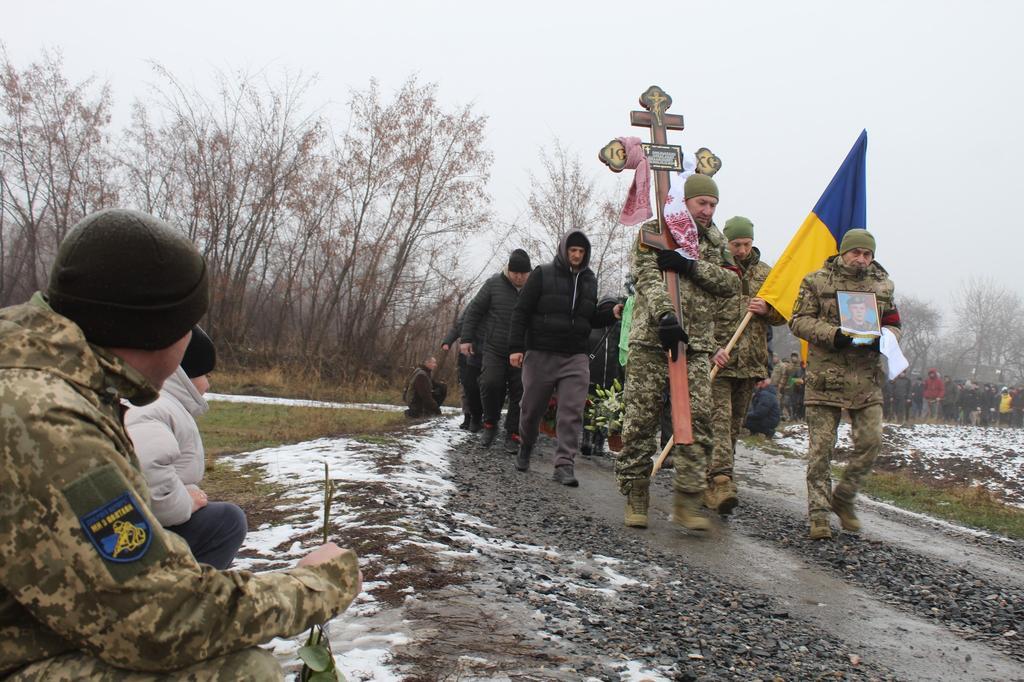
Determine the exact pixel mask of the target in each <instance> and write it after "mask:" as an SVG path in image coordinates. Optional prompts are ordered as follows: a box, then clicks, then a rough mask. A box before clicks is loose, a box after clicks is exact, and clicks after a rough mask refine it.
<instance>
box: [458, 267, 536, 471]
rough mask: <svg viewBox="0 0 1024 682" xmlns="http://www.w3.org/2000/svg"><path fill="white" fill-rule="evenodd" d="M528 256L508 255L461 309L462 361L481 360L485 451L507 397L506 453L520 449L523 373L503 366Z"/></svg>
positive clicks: (482, 434) (482, 437)
mask: <svg viewBox="0 0 1024 682" xmlns="http://www.w3.org/2000/svg"><path fill="white" fill-rule="evenodd" d="M530 270H531V268H530V256H529V255H528V254H527V253H526V252H525V251H523V250H522V249H515V250H514V251H512V253H511V254H510V255H509V258H508V265H506V266H505V267H504V268H503V269H502V271H501V272H498V273H495V274H493V275H491V276H490V277H489V278H488V279H487V281H486V282H484V284H483V286H482V287H480V291H478V292H477V294H476V296H474V297H473V300H472V301H470V303H469V306H468V307H467V308H466V313H465V316H464V317H463V319H462V343H461V345H460V346H459V350H460V352H462V353H466V354H467V355H481V354H482V355H483V364H482V367H481V370H480V379H479V383H480V400H481V403H482V404H483V411H484V424H483V430H482V431H481V433H480V444H481V445H482V446H483V447H485V448H487V447H490V446H491V443H493V442H494V438H495V436H496V435H497V433H498V422H499V421H500V420H501V406H502V403H504V402H505V395H506V394H507V395H508V412H507V413H506V415H505V440H506V444H505V447H506V450H508V451H510V452H515V451H516V450H517V449H518V448H519V442H520V438H519V401H520V399H521V398H522V397H523V382H522V370H520V369H519V368H518V367H513V366H512V365H510V364H509V361H508V332H509V325H510V324H511V322H512V310H513V309H514V308H515V306H516V301H518V300H519V292H520V291H521V290H522V288H523V285H524V284H526V279H527V277H529V276H530Z"/></svg>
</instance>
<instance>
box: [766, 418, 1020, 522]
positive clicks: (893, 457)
mask: <svg viewBox="0 0 1024 682" xmlns="http://www.w3.org/2000/svg"><path fill="white" fill-rule="evenodd" d="M780 433H781V435H780V437H778V438H776V439H775V440H774V441H773V443H774V444H775V445H776V446H781V447H785V448H789V449H790V450H793V451H794V452H798V453H805V452H807V425H806V424H791V425H789V426H786V427H784V428H783V429H782V430H781V432H780ZM836 448H837V449H839V450H851V449H852V448H853V442H852V440H851V438H850V424H849V423H846V422H843V423H841V424H840V425H839V434H838V439H837V441H836ZM875 468H876V469H886V470H906V471H908V473H911V474H913V475H915V476H917V477H920V478H931V479H933V480H935V481H937V482H940V483H947V484H956V485H966V486H971V485H981V486H984V487H985V488H988V489H989V490H992V491H994V492H997V493H999V494H1000V495H1002V496H1003V498H1004V500H1005V501H1006V502H1008V503H1010V504H1014V505H1016V506H1021V507H1024V429H1017V428H1005V427H997V426H989V427H981V426H964V425H957V424H885V425H884V427H883V432H882V452H881V454H880V455H879V458H878V460H877V462H876V465H875Z"/></svg>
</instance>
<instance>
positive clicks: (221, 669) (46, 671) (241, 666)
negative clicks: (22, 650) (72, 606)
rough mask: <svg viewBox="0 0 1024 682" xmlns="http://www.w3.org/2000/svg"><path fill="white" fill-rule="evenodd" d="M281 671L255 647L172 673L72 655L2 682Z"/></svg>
mask: <svg viewBox="0 0 1024 682" xmlns="http://www.w3.org/2000/svg"><path fill="white" fill-rule="evenodd" d="M283 679H284V672H283V671H282V670H281V666H280V665H278V663H277V660H275V659H274V656H273V655H272V654H271V653H270V652H269V651H264V650H263V649H259V648H256V647H251V648H248V649H242V650H241V651H236V652H235V653H233V654H227V655H226V656H220V657H219V658H213V659H210V660H209V661H203V662H202V663H196V664H195V665H193V666H189V667H188V668H183V669H181V670H176V671H174V672H172V673H150V672H133V671H129V670H124V669H122V668H115V667H113V666H110V665H107V664H106V663H104V662H103V661H101V660H100V659H98V658H95V657H93V656H89V655H88V654H84V653H81V652H73V653H68V654H61V655H60V656H55V657H53V658H48V659H46V660H43V661H37V662H36V663H33V664H31V665H29V666H28V667H26V668H22V669H21V670H19V671H18V672H16V673H14V674H13V675H11V676H10V677H7V678H5V680H6V682H44V681H45V682H74V681H77V680H83V681H86V682H171V680H175V681H178V680H180V681H181V682H238V680H247V681H248V680H252V681H253V682H270V680H273V681H274V682H279V681H280V680H283Z"/></svg>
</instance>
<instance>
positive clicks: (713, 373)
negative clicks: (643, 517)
mask: <svg viewBox="0 0 1024 682" xmlns="http://www.w3.org/2000/svg"><path fill="white" fill-rule="evenodd" d="M753 318H754V313H752V312H750V311H749V310H748V311H747V314H746V315H745V316H744V317H743V321H742V322H740V326H738V327H736V331H735V332H734V333H733V335H732V338H731V339H729V343H727V344H726V345H725V352H726V353H731V352H732V349H733V348H735V347H736V342H737V341H739V340H740V337H741V336H743V332H745V331H746V329H747V325H748V324H750V320H752V319H753ZM718 369H719V368H718V365H715V366H714V367H712V368H711V380H712V381H714V380H715V377H716V376H718ZM675 444H676V441H675V438H673V437H672V436H669V439H668V442H667V443H665V447H664V448H662V450H661V454H660V455H658V459H657V460H655V462H654V468H653V469H652V470H651V478H654V477H655V475H656V474H657V473H658V471H659V470H660V469H661V465H662V464H664V463H665V458H666V457H668V453H669V451H670V450H671V449H672V446H673V445H675Z"/></svg>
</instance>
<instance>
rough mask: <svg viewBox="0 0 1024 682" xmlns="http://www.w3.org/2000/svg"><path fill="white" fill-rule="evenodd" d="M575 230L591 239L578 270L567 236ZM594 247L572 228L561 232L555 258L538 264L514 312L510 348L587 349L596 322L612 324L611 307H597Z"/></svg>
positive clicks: (571, 352) (566, 351)
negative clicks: (591, 265) (571, 262)
mask: <svg viewBox="0 0 1024 682" xmlns="http://www.w3.org/2000/svg"><path fill="white" fill-rule="evenodd" d="M574 235H579V237H581V238H582V239H583V240H584V241H585V242H586V246H585V247H584V248H585V249H586V254H585V255H584V256H583V262H582V263H581V264H580V268H579V270H576V271H573V270H572V268H570V267H569V246H568V242H569V239H570V238H572V237H573V236H574ZM590 250H591V249H590V240H588V239H587V237H586V235H584V234H583V233H582V232H580V231H579V230H573V231H571V232H569V233H567V234H566V235H565V236H564V237H562V241H561V243H559V245H558V253H557V255H556V256H555V259H554V260H553V261H552V262H551V263H546V264H544V265H540V266H538V267H536V268H534V269H533V272H531V273H530V278H529V279H528V280H526V285H525V286H524V287H523V291H522V294H521V295H520V296H519V302H518V303H517V304H516V307H515V310H514V312H513V313H512V328H511V331H510V333H509V344H508V351H509V353H522V352H524V351H527V350H543V351H548V352H551V353H563V354H565V355H575V354H576V353H588V352H590V348H589V346H588V340H589V338H590V330H591V328H593V327H607V326H608V325H610V324H612V323H613V322H614V321H615V315H614V313H613V312H612V310H611V309H610V308H609V309H607V310H602V311H598V309H597V277H596V276H595V275H594V271H593V270H591V269H590V268H589V267H587V266H588V265H589V263H590Z"/></svg>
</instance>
